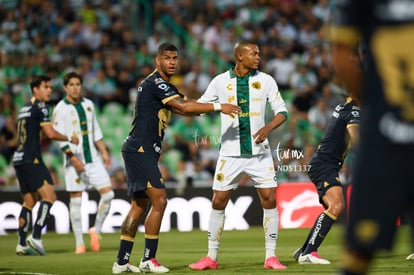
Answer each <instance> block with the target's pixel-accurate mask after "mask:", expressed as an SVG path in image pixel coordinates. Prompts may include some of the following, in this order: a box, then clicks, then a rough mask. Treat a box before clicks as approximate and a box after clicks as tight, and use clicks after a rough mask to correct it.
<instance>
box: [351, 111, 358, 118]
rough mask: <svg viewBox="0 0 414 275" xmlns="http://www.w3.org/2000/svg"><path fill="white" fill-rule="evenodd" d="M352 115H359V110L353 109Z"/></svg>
mask: <svg viewBox="0 0 414 275" xmlns="http://www.w3.org/2000/svg"><path fill="white" fill-rule="evenodd" d="M351 115H352V116H353V117H359V111H352V112H351Z"/></svg>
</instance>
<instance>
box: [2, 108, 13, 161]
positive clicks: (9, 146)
mask: <svg viewBox="0 0 414 275" xmlns="http://www.w3.org/2000/svg"><path fill="white" fill-rule="evenodd" d="M16 146H17V125H16V120H15V119H14V117H12V116H10V115H9V116H7V117H6V119H5V124H4V126H3V127H1V128H0V151H1V154H2V155H3V156H4V158H5V159H6V161H7V163H10V162H11V160H12V157H13V153H14V151H15V150H16Z"/></svg>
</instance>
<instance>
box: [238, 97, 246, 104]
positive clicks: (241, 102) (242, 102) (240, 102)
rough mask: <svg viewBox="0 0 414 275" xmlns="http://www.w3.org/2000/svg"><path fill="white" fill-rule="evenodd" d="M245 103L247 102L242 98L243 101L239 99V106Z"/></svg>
mask: <svg viewBox="0 0 414 275" xmlns="http://www.w3.org/2000/svg"><path fill="white" fill-rule="evenodd" d="M246 102H247V100H246V99H244V98H243V99H240V101H239V104H244V103H246Z"/></svg>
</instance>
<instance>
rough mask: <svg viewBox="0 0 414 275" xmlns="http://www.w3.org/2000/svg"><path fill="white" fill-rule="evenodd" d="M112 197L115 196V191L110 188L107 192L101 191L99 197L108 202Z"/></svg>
mask: <svg viewBox="0 0 414 275" xmlns="http://www.w3.org/2000/svg"><path fill="white" fill-rule="evenodd" d="M114 197H115V193H114V191H112V190H110V191H109V192H106V193H103V194H102V195H101V199H102V201H104V202H110V201H112V200H113V198H114Z"/></svg>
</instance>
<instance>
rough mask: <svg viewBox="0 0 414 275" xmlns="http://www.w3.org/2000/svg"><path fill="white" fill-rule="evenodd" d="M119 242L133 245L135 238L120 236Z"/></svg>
mask: <svg viewBox="0 0 414 275" xmlns="http://www.w3.org/2000/svg"><path fill="white" fill-rule="evenodd" d="M121 240H123V241H128V242H131V243H133V242H134V240H135V238H134V237H130V236H127V235H121Z"/></svg>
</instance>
